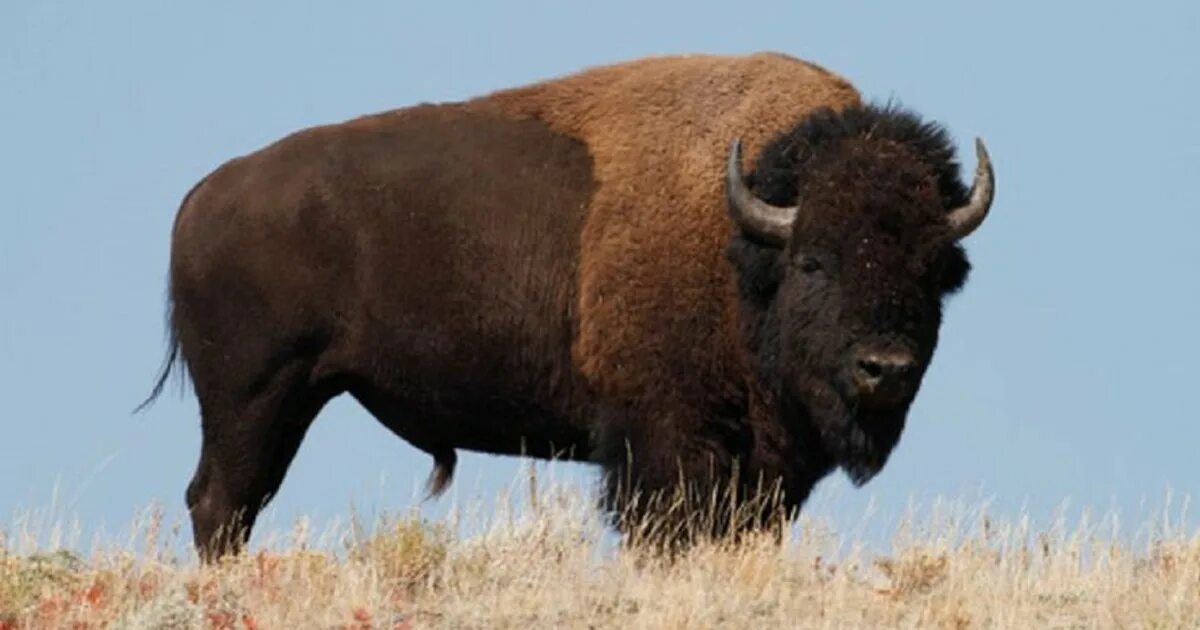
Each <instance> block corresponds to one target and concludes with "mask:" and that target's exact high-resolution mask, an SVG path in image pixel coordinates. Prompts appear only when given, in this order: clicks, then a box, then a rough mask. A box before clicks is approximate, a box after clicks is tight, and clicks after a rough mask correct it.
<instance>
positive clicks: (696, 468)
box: [151, 53, 992, 560]
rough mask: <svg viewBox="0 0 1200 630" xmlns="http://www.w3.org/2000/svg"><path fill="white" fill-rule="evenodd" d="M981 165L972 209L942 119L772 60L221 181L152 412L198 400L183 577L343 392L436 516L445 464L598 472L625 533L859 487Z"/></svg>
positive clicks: (521, 93) (625, 85)
mask: <svg viewBox="0 0 1200 630" xmlns="http://www.w3.org/2000/svg"><path fill="white" fill-rule="evenodd" d="M737 138H743V139H744V144H745V146H746V148H747V152H748V153H749V154H751V155H757V160H756V161H755V163H754V166H753V168H751V169H749V173H747V175H746V176H745V179H744V181H743V175H742V173H743V171H744V170H745V169H746V167H747V166H748V164H747V163H746V162H745V161H744V160H742V155H741V153H740V149H741V146H742V142H740V141H737V142H734V144H733V146H734V147H735V148H734V150H733V151H732V152H730V151H729V150H728V147H729V146H730V143H731V141H734V140H735V139H737ZM979 151H980V162H979V164H980V165H979V167H978V169H977V173H976V186H975V187H974V188H973V189H972V191H971V193H970V194H968V193H967V190H966V188H965V187H964V186H963V184H962V183H961V182H960V181H959V173H958V165H957V163H955V162H954V158H953V155H954V150H953V143H952V142H951V141H950V139H949V138H948V137H947V136H946V134H945V133H944V132H943V131H942V130H941V129H940V127H937V126H936V125H932V124H929V123H924V122H922V121H920V119H919V118H917V117H916V116H915V115H912V114H910V113H907V112H903V111H899V110H896V109H893V108H875V107H864V106H862V104H861V102H860V98H859V95H858V93H857V91H856V90H855V89H854V88H853V87H852V86H851V85H850V84H849V83H848V82H846V81H845V80H844V79H842V78H841V77H838V76H837V75H834V74H833V73H830V72H828V71H826V70H824V69H822V68H820V67H817V66H815V65H812V64H809V63H806V62H803V61H800V60H797V59H794V58H791V57H787V56H784V55H778V54H770V53H768V54H756V55H747V56H740V57H723V56H706V55H688V56H680V57H660V58H651V59H642V60H637V61H633V62H628V63H624V64H616V65H612V66H607V67H602V68H596V69H592V70H589V71H586V72H581V73H578V74H575V75H571V76H567V77H562V78H559V79H554V80H550V81H545V82H542V83H537V84H533V85H529V86H524V87H519V88H514V89H511V90H505V91H501V92H497V93H494V94H490V95H486V96H482V97H479V98H476V99H472V100H469V101H465V102H460V103H445V104H437V105H421V106H415V107H410V108H405V109H401V110H395V111H391V112H384V113H380V114H376V115H371V116H365V117H362V118H358V119H354V120H350V121H346V122H343V123H339V124H333V125H326V126H322V127H315V128H312V129H307V130H303V131H300V132H297V133H295V134H292V135H290V136H288V137H286V138H283V139H281V140H279V141H278V142H275V143H273V144H271V145H269V146H267V147H264V148H263V149H261V150H259V151H256V152H253V153H251V154H248V155H245V156H242V157H239V158H236V159H233V160H230V161H229V162H227V163H225V164H224V165H222V166H221V167H220V168H218V169H216V170H215V171H214V172H213V173H211V174H209V175H208V176H206V177H205V178H203V179H202V180H201V181H200V182H199V183H198V184H197V185H196V186H195V187H194V188H193V189H192V191H191V192H189V193H188V195H187V196H185V198H184V200H183V203H182V204H181V206H180V209H179V212H178V214H177V216H176V221H175V226H174V230H173V232H172V245H171V264H170V291H169V301H168V310H169V312H170V313H171V317H170V327H171V329H170V339H171V345H170V347H169V348H168V354H167V362H166V364H165V368H164V370H163V372H162V374H161V376H160V379H159V381H158V382H157V384H156V386H155V388H154V390H153V393H152V395H151V400H152V399H153V398H154V396H155V395H157V394H158V393H159V392H160V391H161V390H162V385H163V383H164V382H165V381H166V379H167V377H168V376H169V374H170V371H171V368H172V366H173V365H174V364H176V363H177V364H178V365H179V367H182V368H186V369H187V372H188V373H189V374H190V375H191V377H192V381H193V384H194V385H195V391H196V395H197V398H198V399H199V403H200V410H201V430H202V431H201V433H202V437H203V440H202V444H201V448H200V458H199V462H198V464H197V468H196V472H195V474H194V476H193V478H192V480H191V482H190V483H189V485H188V488H187V491H186V495H185V496H186V501H187V506H188V508H189V511H190V513H191V517H192V525H193V534H194V536H195V542H196V545H197V547H198V549H199V551H200V553H201V556H202V558H204V559H205V560H209V559H212V558H213V557H215V556H217V555H220V554H222V553H225V552H228V551H234V550H237V549H240V548H241V547H242V546H243V545H244V544H245V542H246V541H247V539H248V537H249V533H250V529H251V527H252V526H253V524H254V521H255V518H256V516H257V514H258V512H259V510H260V509H261V508H262V507H263V506H264V505H265V504H266V503H267V502H268V501H269V500H270V498H271V497H272V496H273V495H274V493H275V492H276V491H277V490H278V489H279V487H280V484H281V483H282V482H283V478H284V476H285V474H286V471H287V469H288V467H289V465H290V464H291V461H292V458H293V457H294V455H295V454H296V452H297V450H298V448H299V446H300V443H301V441H302V440H303V438H304V435H305V433H306V431H307V430H308V428H309V427H310V425H311V423H312V422H313V420H314V419H315V417H316V416H317V414H318V413H319V412H320V410H321V408H322V407H323V406H324V405H325V404H326V403H327V402H328V401H329V400H330V399H332V398H333V397H335V396H338V395H341V394H343V393H348V394H350V395H351V396H353V397H354V398H355V399H356V400H357V401H358V402H359V403H360V404H361V405H362V406H363V407H364V408H365V409H366V410H367V411H368V412H369V413H370V414H371V415H373V416H375V417H376V418H377V419H378V420H379V421H380V422H381V423H382V424H383V425H384V426H385V427H387V428H388V429H389V430H391V431H392V432H393V433H395V434H396V435H397V436H398V437H401V438H403V439H405V440H406V441H408V442H409V443H410V444H412V445H413V446H415V447H417V448H418V449H421V450H422V451H424V452H426V453H428V454H429V455H430V456H431V457H432V458H433V461H434V473H433V475H432V476H431V479H430V490H431V491H432V492H433V493H435V494H436V493H437V492H440V491H441V490H442V489H443V488H445V486H446V485H447V484H448V483H449V482H450V478H451V475H452V472H453V467H454V463H455V461H456V455H455V453H456V450H457V449H467V450H472V451H477V452H485V453H493V454H505V455H526V456H532V457H538V458H566V459H573V460H577V461H589V462H592V463H595V464H598V465H600V466H602V467H603V469H604V473H605V474H604V477H603V478H604V483H605V498H604V503H605V507H607V508H608V509H609V510H611V512H612V514H613V515H614V516H615V521H616V523H617V525H618V526H619V527H620V528H621V530H622V531H623V532H624V533H626V534H627V535H629V536H630V537H631V538H633V539H641V540H651V541H674V542H686V541H688V540H691V539H692V538H693V537H694V536H695V535H697V534H701V535H703V534H717V535H720V534H726V533H730V532H741V531H749V530H754V529H757V528H760V527H762V526H764V525H766V524H768V523H776V524H781V523H782V520H781V519H777V518H776V517H778V516H792V515H794V514H795V512H796V510H797V509H798V508H799V507H800V505H801V504H802V503H803V502H804V500H805V499H806V498H807V496H808V494H809V492H810V491H811V489H812V488H813V487H814V485H815V484H816V483H817V482H818V481H819V480H820V479H821V478H822V477H824V476H825V475H827V474H829V473H830V471H832V470H834V469H835V468H837V467H840V468H842V469H843V470H844V471H845V472H846V473H847V474H848V475H849V476H850V478H851V479H852V480H853V481H854V483H856V484H862V483H865V482H866V481H867V480H869V479H870V478H871V477H872V476H874V475H875V474H877V473H878V472H879V471H880V469H881V468H882V467H883V465H884V463H885V462H886V461H887V458H888V456H889V454H890V453H891V451H892V449H893V447H894V446H895V445H896V443H897V440H898V439H899V436H900V432H901V430H902V429H903V427H904V423H905V415H906V413H907V410H908V406H909V404H910V403H911V401H912V397H913V396H915V395H916V389H917V386H918V384H919V381H920V377H921V375H922V374H923V373H924V369H925V367H926V366H927V365H928V362H929V360H930V358H931V357H932V354H933V348H934V346H935V345H936V341H937V329H938V326H939V325H940V321H941V300H942V298H943V297H944V296H946V295H949V294H950V293H953V292H954V291H956V290H957V289H958V288H959V287H960V286H961V285H962V283H963V282H964V281H965V278H966V272H967V269H968V267H969V265H967V262H966V258H965V254H964V253H963V251H962V248H961V246H959V245H958V240H959V239H961V238H962V237H963V236H965V235H966V234H968V233H970V232H971V231H972V230H973V229H975V228H976V227H977V226H978V225H979V223H980V222H981V221H982V220H983V217H984V216H985V215H986V212H987V208H988V205H989V204H990V201H991V191H992V180H991V170H990V163H989V162H988V161H987V160H986V153H985V152H984V151H983V149H982V146H980V149H979ZM878 340H890V341H887V344H891V345H887V344H884V343H881V342H879V341H878ZM896 348H909V349H910V352H911V356H910V355H905V354H904V353H902V352H898V351H896ZM884 391H889V392H893V393H894V392H895V391H901V392H902V394H903V395H900V396H895V395H892V394H888V395H887V396H884V395H882V394H880V393H879V392H884ZM885 398H886V400H884V399H885ZM779 508H783V509H779ZM647 526H648V527H649V529H646V527H647Z"/></svg>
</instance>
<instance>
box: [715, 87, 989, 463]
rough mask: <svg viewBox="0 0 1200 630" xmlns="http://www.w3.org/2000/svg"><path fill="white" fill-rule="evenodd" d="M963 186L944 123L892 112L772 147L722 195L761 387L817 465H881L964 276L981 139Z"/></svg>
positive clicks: (798, 134) (830, 116)
mask: <svg viewBox="0 0 1200 630" xmlns="http://www.w3.org/2000/svg"><path fill="white" fill-rule="evenodd" d="M976 149H977V152H978V168H977V170H976V174H975V182H974V186H973V187H972V189H971V190H970V192H968V191H967V190H966V187H965V186H964V185H963V184H962V182H961V181H960V179H959V167H958V165H957V163H955V161H954V157H953V155H954V152H953V147H952V144H951V142H950V140H949V138H948V137H947V134H946V133H945V132H944V131H943V130H942V129H941V128H940V127H938V126H936V125H933V124H928V123H923V122H921V121H920V120H919V119H918V118H917V117H916V116H915V115H913V114H911V113H908V112H904V111H899V110H896V109H892V108H890V107H885V108H879V107H855V108H850V109H847V110H844V111H841V112H833V111H828V110H827V111H822V112H818V113H816V114H814V115H812V116H809V117H808V118H806V119H805V120H804V121H802V122H801V123H800V124H799V125H798V126H797V127H795V128H794V129H792V130H790V131H788V132H786V133H783V134H781V135H780V136H779V137H777V138H776V139H775V140H774V141H772V142H771V143H769V144H768V146H766V147H765V148H764V150H763V151H762V153H761V155H760V156H759V158H758V161H757V163H756V164H755V168H754V170H753V172H752V173H751V174H750V175H749V176H748V177H746V178H743V175H742V173H741V168H740V163H741V148H740V142H738V141H736V140H735V141H734V143H733V146H732V147H731V150H730V154H729V161H728V169H727V173H726V184H725V187H726V196H727V200H728V208H729V212H730V215H731V216H732V218H733V220H734V223H735V224H736V225H737V227H738V228H739V229H738V230H737V234H736V236H735V237H734V239H733V241H732V243H731V244H730V247H729V250H728V254H729V259H730V261H731V262H732V263H733V265H734V268H735V269H736V271H737V278H738V289H739V293H740V301H741V323H742V329H743V335H744V338H745V341H746V342H747V344H748V347H749V350H750V355H751V356H752V362H753V363H754V364H755V368H756V370H757V372H758V377H759V379H760V381H761V382H762V384H763V385H764V390H765V391H767V392H768V393H769V394H770V396H769V398H770V399H772V400H773V401H774V402H775V404H777V405H778V408H779V418H780V420H781V421H782V422H783V423H784V424H785V426H787V427H788V429H789V431H790V432H791V433H792V434H793V436H794V439H793V441H794V442H797V443H800V445H799V447H798V448H800V449H802V450H803V452H804V453H807V454H809V457H811V456H812V454H813V453H814V450H813V449H816V451H815V452H816V453H819V454H820V455H821V456H822V457H820V459H821V460H823V461H829V462H830V463H831V464H832V465H836V466H840V467H841V468H842V469H843V470H845V471H846V473H847V474H848V475H849V477H850V478H851V480H852V481H853V482H854V483H855V484H857V485H861V484H863V483H865V482H866V481H867V480H869V479H870V478H871V477H873V476H874V475H875V474H876V473H877V472H879V470H880V469H881V468H882V467H883V465H884V463H885V462H886V461H887V458H888V455H889V454H890V453H891V451H892V449H893V447H894V446H895V444H896V442H897V440H898V439H899V436H900V432H901V429H902V428H903V426H904V421H905V417H906V415H907V413H908V408H909V406H910V404H911V403H912V401H913V398H914V397H915V396H916V393H917V390H918V387H919V385H920V382H921V379H922V377H923V375H924V373H925V370H926V368H927V367H928V366H929V362H930V359H931V357H932V356H933V352H934V348H935V346H936V345H937V340H938V329H939V327H940V325H941V320H942V300H943V298H944V297H946V296H947V295H948V294H951V293H953V292H955V291H956V290H958V289H959V288H960V287H961V286H962V285H963V283H964V282H965V280H966V276H967V272H968V270H969V268H970V265H969V263H968V262H967V258H966V255H965V253H964V251H963V249H962V247H961V246H960V245H959V241H960V239H962V238H963V237H965V236H966V235H967V234H970V233H971V231H972V230H974V229H975V228H976V227H978V226H979V225H980V223H981V222H982V221H983V219H984V217H985V216H986V215H987V212H988V208H989V206H990V205H991V201H992V193H993V189H994V179H993V174H992V169H991V164H990V161H989V159H988V155H987V152H986V150H985V149H984V146H983V144H982V142H977V143H976Z"/></svg>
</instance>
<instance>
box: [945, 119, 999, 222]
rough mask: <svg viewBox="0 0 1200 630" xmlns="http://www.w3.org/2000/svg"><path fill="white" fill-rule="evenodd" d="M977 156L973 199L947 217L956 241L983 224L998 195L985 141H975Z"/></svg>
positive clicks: (972, 192) (972, 189)
mask: <svg viewBox="0 0 1200 630" xmlns="http://www.w3.org/2000/svg"><path fill="white" fill-rule="evenodd" d="M975 156H976V158H977V160H978V164H977V166H976V167H975V183H974V184H972V185H971V199H970V201H968V202H967V205H965V206H960V207H958V208H955V209H953V210H951V211H950V213H949V214H947V215H946V223H948V224H950V235H951V238H953V239H954V240H956V241H957V240H960V239H962V238H964V237H966V236H967V235H968V234H970V233H971V232H974V231H975V228H977V227H979V225H980V224H981V223H983V220H984V218H986V217H987V214H988V210H989V209H991V207H992V197H993V196H994V195H995V193H996V174H995V173H993V172H992V160H991V158H990V157H988V152H987V147H985V146H983V140H981V139H979V138H976V139H975Z"/></svg>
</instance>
